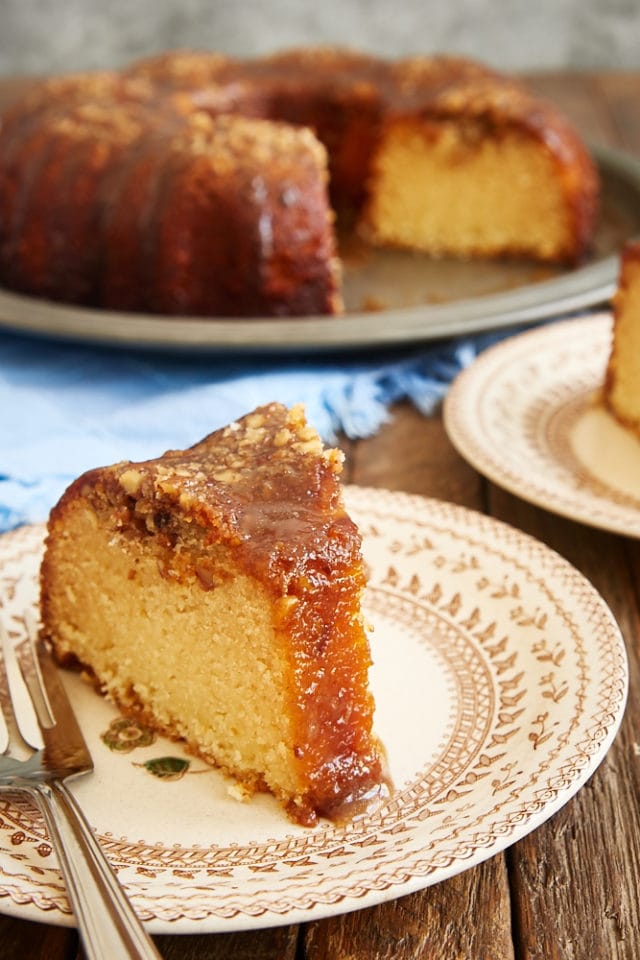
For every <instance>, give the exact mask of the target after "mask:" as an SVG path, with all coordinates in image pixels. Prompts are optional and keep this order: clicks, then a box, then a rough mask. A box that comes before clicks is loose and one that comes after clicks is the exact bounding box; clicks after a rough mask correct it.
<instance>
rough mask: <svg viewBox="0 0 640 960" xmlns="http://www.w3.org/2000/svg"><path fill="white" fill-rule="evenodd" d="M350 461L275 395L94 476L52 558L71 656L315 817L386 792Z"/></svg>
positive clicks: (74, 499)
mask: <svg viewBox="0 0 640 960" xmlns="http://www.w3.org/2000/svg"><path fill="white" fill-rule="evenodd" d="M341 469H342V454H341V453H340V451H338V450H331V449H324V448H323V445H322V443H321V441H320V439H319V437H318V435H317V434H316V432H315V431H314V430H313V428H312V427H311V426H310V425H308V424H307V422H306V420H305V416H304V412H303V410H302V408H301V407H293V408H292V409H291V410H289V409H287V408H286V407H284V406H281V405H280V404H276V403H272V404H269V405H268V406H264V407H261V408H259V409H257V410H256V411H254V412H253V413H251V414H249V415H247V416H246V417H244V418H242V419H241V420H238V421H237V422H235V423H232V424H230V425H229V426H227V427H225V428H224V429H221V430H218V431H217V432H215V433H212V434H211V435H210V436H208V437H206V438H205V439H204V440H202V441H201V442H200V443H198V444H197V445H196V446H194V447H192V448H190V449H188V450H172V451H169V452H167V453H165V454H164V455H163V456H161V457H159V458H158V459H157V460H149V461H146V462H142V463H130V462H124V463H118V464H115V465H114V466H110V467H104V468H98V469H96V470H92V471H90V472H88V473H86V474H84V475H83V476H81V477H80V478H79V479H77V480H76V481H75V482H74V483H73V484H72V485H71V486H70V487H69V489H68V490H67V491H66V493H65V494H64V495H63V496H62V498H61V500H60V502H59V503H58V504H57V506H56V507H55V508H54V509H53V511H52V512H51V516H50V520H49V525H48V535H47V540H46V549H45V554H44V559H43V562H42V568H41V613H42V631H43V635H44V637H45V638H46V639H47V640H48V641H49V642H50V643H51V645H52V647H53V650H54V653H55V655H56V657H57V659H58V661H59V662H60V663H61V664H62V665H80V666H81V667H82V668H83V669H84V670H85V671H87V672H88V673H89V675H90V676H93V678H94V679H95V682H96V684H97V685H98V686H99V688H100V690H101V691H102V692H103V693H104V694H105V695H106V696H107V697H109V698H111V699H112V700H114V701H115V702H116V703H117V704H118V705H119V707H120V708H121V709H122V711H123V712H124V713H126V714H129V715H131V716H134V717H136V718H138V719H140V720H141V721H143V722H144V723H146V724H149V725H151V726H153V727H154V728H155V729H156V730H158V731H159V732H160V733H162V734H164V735H168V736H170V737H172V738H180V739H182V740H184V742H185V744H186V747H187V749H188V750H190V751H192V752H194V753H196V754H198V755H199V756H201V757H202V758H203V759H205V760H206V761H209V762H211V763H212V764H214V765H216V766H218V767H220V768H221V769H222V770H224V771H225V772H227V773H228V774H230V775H232V776H233V777H235V778H236V779H237V780H238V781H240V782H241V783H242V784H243V785H244V786H245V787H246V788H247V789H248V790H249V791H254V790H266V791H269V792H271V793H273V794H274V795H275V796H276V797H277V798H278V799H279V800H280V801H281V802H282V803H283V804H284V806H285V807H286V809H287V811H288V813H289V815H290V816H291V818H292V819H293V820H295V821H297V822H300V823H303V824H312V823H314V822H315V821H316V820H317V817H318V816H320V815H325V816H329V817H338V816H339V817H343V816H345V815H348V812H349V810H353V809H354V807H353V804H354V803H355V802H356V801H357V802H358V807H359V806H360V803H362V802H365V800H366V798H368V797H372V796H375V795H381V794H383V793H384V789H385V788H384V785H383V784H384V776H383V769H382V762H381V750H380V746H379V743H378V741H377V740H376V738H375V736H374V734H373V732H372V721H373V713H374V701H373V696H372V694H371V692H370V689H369V685H368V671H369V667H370V663H371V659H370V650H369V644H368V638H367V634H366V630H365V625H364V622H363V617H362V612H361V598H362V593H363V589H364V586H365V568H364V564H363V559H362V554H361V538H360V535H359V533H358V530H357V528H356V525H355V524H354V522H353V521H352V520H351V519H350V517H349V516H348V514H347V513H346V510H345V507H344V503H343V496H342V488H341V485H340V480H339V475H340V472H341Z"/></svg>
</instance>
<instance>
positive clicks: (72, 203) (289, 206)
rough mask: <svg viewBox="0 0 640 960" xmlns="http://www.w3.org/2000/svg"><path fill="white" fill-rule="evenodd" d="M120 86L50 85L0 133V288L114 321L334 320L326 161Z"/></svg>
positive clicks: (280, 138) (278, 135)
mask: <svg viewBox="0 0 640 960" xmlns="http://www.w3.org/2000/svg"><path fill="white" fill-rule="evenodd" d="M151 89H152V88H151V87H150V86H149V84H148V83H146V82H144V81H142V80H140V79H132V78H123V77H120V76H118V75H108V74H105V75H100V76H99V78H98V79H97V80H95V79H94V78H93V76H86V77H85V76H78V77H75V78H69V79H67V80H65V81H64V82H61V81H51V82H49V83H46V84H44V85H43V86H42V87H41V88H39V89H38V90H36V91H33V92H32V93H31V94H30V95H29V96H28V98H27V101H26V104H25V105H23V104H18V105H16V106H15V107H14V108H13V110H12V111H11V112H10V113H9V115H8V116H7V118H6V120H5V122H4V123H3V126H2V128H1V129H0V216H1V220H0V280H1V281H2V282H3V283H4V284H6V285H7V286H9V287H11V288H12V289H15V290H19V291H22V292H25V293H32V294H36V295H40V296H45V297H49V298H51V299H54V300H62V301H65V302H71V303H78V304H85V305H90V306H104V307H109V308H113V309H120V310H133V311H144V312H157V313H167V314H186V315H189V314H192V315H204V316H220V315H222V316H225V315H226V316H243V315H250V316H261V315H264V316H279V315H291V314H294V315H305V314H323V313H336V312H339V311H340V310H341V307H342V301H341V296H340V266H339V263H338V260H337V258H336V251H335V239H334V231H333V212H332V211H331V209H330V208H329V205H328V198H327V159H326V152H325V150H324V148H323V147H322V145H321V144H320V143H319V142H318V140H317V139H316V138H315V137H314V136H313V135H312V133H311V131H309V130H306V129H300V128H296V127H293V126H290V125H284V124H279V123H274V122H270V121H266V120H261V119H255V120H253V119H250V118H245V117H241V116H240V117H235V118H234V120H233V123H232V122H230V118H229V117H228V116H226V115H222V116H211V115H210V114H209V113H207V112H204V111H202V110H199V109H197V107H196V106H195V105H194V103H193V102H192V99H191V97H186V96H180V94H179V93H177V94H176V95H170V94H168V93H167V94H164V95H161V96H160V95H158V91H157V90H156V89H155V88H154V90H153V95H152V93H151Z"/></svg>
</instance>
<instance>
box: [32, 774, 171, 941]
mask: <svg viewBox="0 0 640 960" xmlns="http://www.w3.org/2000/svg"><path fill="white" fill-rule="evenodd" d="M32 792H33V794H34V798H35V799H36V800H37V801H38V805H39V807H40V810H41V812H42V815H43V817H44V819H45V822H46V824H47V827H48V829H49V832H50V835H51V841H52V844H53V846H54V848H55V850H56V852H57V854H58V857H59V860H60V867H61V870H62V874H63V877H64V880H65V883H66V886H67V893H68V895H69V900H70V901H71V906H72V907H73V911H74V914H75V918H76V921H77V924H78V932H79V934H80V938H81V940H82V945H83V947H84V951H85V954H86V957H87V960H114V958H115V957H118V960H120V958H122V960H127V958H131V960H161V955H160V954H159V953H158V951H157V949H156V947H155V945H154V943H153V941H152V940H151V937H150V936H149V935H148V934H147V932H146V930H145V929H144V927H143V925H142V922H141V921H140V920H139V919H138V917H137V915H136V913H135V911H134V909H133V907H132V905H131V902H130V901H129V898H128V897H127V895H126V893H125V892H124V890H123V888H122V886H121V884H120V882H119V881H118V879H117V877H116V875H115V873H114V872H113V869H112V868H111V865H110V863H109V861H108V860H107V857H106V855H105V853H104V851H103V850H102V848H101V846H100V844H99V843H98V841H97V839H96V837H95V834H94V832H93V830H92V829H91V827H90V826H89V824H88V822H87V820H86V818H85V816H84V814H83V812H82V810H81V809H80V807H79V806H78V804H77V803H76V801H75V799H74V797H73V794H72V793H71V792H70V791H69V790H67V788H66V787H65V785H64V783H62V782H61V781H58V780H54V781H49V782H48V783H39V784H37V785H34V786H33V788H32Z"/></svg>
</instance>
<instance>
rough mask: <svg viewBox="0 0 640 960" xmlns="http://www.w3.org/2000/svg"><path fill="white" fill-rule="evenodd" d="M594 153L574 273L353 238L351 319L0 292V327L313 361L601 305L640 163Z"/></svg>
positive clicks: (630, 213)
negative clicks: (589, 235)
mask: <svg viewBox="0 0 640 960" xmlns="http://www.w3.org/2000/svg"><path fill="white" fill-rule="evenodd" d="M593 154H594V156H595V158H596V160H597V163H598V166H599V169H600V173H601V177H602V202H601V211H600V216H599V220H598V225H597V231H596V236H595V242H594V245H593V251H592V253H591V256H590V257H589V259H588V260H587V261H586V262H585V263H583V264H581V265H580V266H578V267H576V268H574V269H561V268H554V267H546V266H544V267H542V266H540V265H539V264H534V263H531V262H522V261H504V260H500V261H467V260H452V259H430V258H428V257H426V256H423V255H419V254H414V253H406V252H402V251H392V250H372V249H371V248H365V247H364V246H362V245H358V244H354V243H353V242H351V241H349V242H347V244H346V245H345V246H344V248H342V249H341V253H342V256H343V262H344V285H345V303H346V312H345V314H344V315H342V316H340V317H328V316H315V317H287V318H277V319H276V318H271V317H265V318H261V317H257V318H250V319H245V318H218V317H215V318H213V317H212V318H208V317H204V318H203V317H166V316H158V315H149V314H140V313H135V314H134V313H122V312H114V311H107V310H99V309H88V308H85V307H75V306H69V305H66V304H61V303H52V302H50V301H48V300H44V299H36V298H34V297H26V296H22V295H19V294H15V293H12V292H10V291H7V290H4V289H0V328H4V329H6V330H12V331H16V332H22V333H28V334H32V335H37V336H46V337H49V338H51V337H53V338H58V339H65V340H75V341H81V342H84V343H95V344H106V345H110V346H114V347H122V348H129V349H130V348H133V347H147V348H159V349H163V350H171V351H172V352H177V351H197V352H199V353H201V352H206V351H209V352H216V353H218V352H221V351H233V352H243V353H244V352H252V351H260V352H265V351H287V352H290V351H296V352H303V351H312V352H319V351H335V350H352V349H362V348H364V347H367V348H371V347H391V346H402V345H407V344H412V343H420V342H425V341H429V340H434V339H438V338H442V337H450V336H455V335H459V334H465V333H477V332H481V331H486V330H492V329H500V328H504V327H509V326H513V325H519V324H523V323H528V322H534V321H537V320H544V319H549V318H552V317H555V316H560V315H563V314H567V313H572V312H576V311H580V310H583V309H587V308H590V307H596V306H599V305H603V304H605V303H607V301H608V300H609V299H610V297H611V295H612V293H613V292H614V290H615V286H616V282H617V274H618V265H619V253H620V249H621V246H622V244H623V243H624V242H625V241H626V240H628V239H630V238H631V237H634V236H636V235H638V236H640V161H638V160H637V159H635V158H634V157H632V156H629V155H627V154H624V153H621V152H619V151H615V150H611V149H608V148H602V147H594V148H593Z"/></svg>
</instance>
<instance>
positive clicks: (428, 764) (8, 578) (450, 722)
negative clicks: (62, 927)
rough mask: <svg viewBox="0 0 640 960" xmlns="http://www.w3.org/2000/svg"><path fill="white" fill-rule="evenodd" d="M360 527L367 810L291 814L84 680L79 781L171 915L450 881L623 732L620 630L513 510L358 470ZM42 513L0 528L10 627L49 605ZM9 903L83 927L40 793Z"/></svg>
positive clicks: (79, 686)
mask: <svg viewBox="0 0 640 960" xmlns="http://www.w3.org/2000/svg"><path fill="white" fill-rule="evenodd" d="M346 493H347V498H348V506H349V509H350V511H351V513H352V515H353V516H354V518H355V519H356V520H357V522H358V523H359V525H360V527H361V530H362V532H363V535H364V544H365V552H366V558H367V561H368V563H369V566H370V584H369V588H368V593H367V597H366V607H367V610H366V612H367V615H368V617H369V619H370V620H371V622H372V624H373V627H374V631H373V634H372V649H373V655H374V661H375V663H374V667H373V669H372V676H371V682H372V685H373V689H374V693H375V696H376V700H377V714H376V718H377V719H376V723H377V730H378V733H379V735H380V737H381V739H382V740H383V741H384V743H385V746H386V749H387V753H388V758H389V764H390V769H391V775H392V777H393V780H394V784H395V790H394V793H393V795H392V796H391V797H390V798H389V799H388V800H387V801H386V802H385V803H384V804H383V805H382V806H381V807H380V808H378V809H377V810H375V811H370V812H369V813H368V814H367V815H365V816H363V817H361V818H360V819H356V820H354V821H352V822H351V823H347V824H341V825H334V824H331V823H328V822H321V823H320V825H319V826H318V827H316V828H315V829H305V828H303V827H299V826H296V825H294V824H292V823H290V822H289V821H288V820H287V819H286V817H285V815H284V814H283V812H282V810H281V809H280V807H279V806H278V805H277V804H276V803H275V801H273V800H272V799H271V798H270V797H268V796H265V795H259V796H255V797H253V798H251V799H249V800H245V801H242V799H241V798H239V797H238V795H237V791H235V790H234V789H233V784H230V783H229V781H228V780H226V779H225V778H224V777H223V776H222V775H221V774H220V773H219V772H218V771H216V770H213V769H211V768H209V767H207V766H206V765H205V764H203V763H201V762H200V761H198V760H194V759H193V758H190V757H188V756H187V755H185V754H183V753H182V751H181V749H180V747H179V745H178V744H175V743H170V742H168V741H163V740H162V739H161V738H156V737H155V736H153V735H152V734H150V733H149V731H146V730H145V729H144V728H137V727H136V725H132V724H131V723H130V722H129V721H126V720H123V718H122V717H120V716H119V715H118V712H117V711H116V710H115V709H114V707H113V706H112V705H111V704H109V703H108V702H106V701H104V700H103V699H102V698H100V697H99V696H98V695H97V694H96V693H95V692H94V690H93V689H92V688H91V687H90V686H89V685H88V684H86V683H85V682H83V680H82V679H81V678H80V677H79V676H77V675H75V674H68V673H66V672H65V674H64V681H65V684H66V685H67V687H68V690H69V693H70V695H71V697H72V700H73V702H74V705H75V707H76V710H77V712H78V714H79V716H80V719H81V723H82V726H83V728H84V730H85V733H86V736H87V739H88V741H89V744H90V747H91V750H92V753H93V756H94V760H95V773H94V774H93V775H92V776H90V777H87V778H83V779H82V780H79V781H78V782H77V783H76V784H74V785H73V788H74V792H75V793H76V795H77V796H78V798H79V800H80V802H81V804H82V806H83V808H84V809H85V811H86V813H87V815H88V817H89V819H90V821H91V823H92V824H93V826H94V827H95V829H96V831H97V833H98V835H99V837H100V839H101V842H102V843H103V845H104V846H105V848H106V851H107V853H108V855H109V858H110V859H111V861H112V863H113V864H114V866H115V868H116V869H117V871H118V874H119V876H120V878H121V880H122V881H123V883H124V884H125V885H126V887H127V889H128V891H129V893H130V895H131V897H132V898H133V900H134V902H135V904H136V907H137V909H138V911H139V913H140V914H141V916H142V917H143V918H144V919H145V920H146V921H148V923H149V926H150V928H151V930H152V931H155V932H213V931H223V930H241V929H247V928H252V927H259V926H273V925H276V924H281V923H293V922H300V921H306V920H312V919H317V918H319V917H323V916H327V915H331V914H336V913H341V912H347V911H349V910H355V909H359V908H361V907H366V906H371V905H372V904H375V903H378V902H380V901H383V900H388V899H391V898H394V897H398V896H401V895H403V894H406V893H409V892H411V891H413V890H416V889H419V888H422V887H425V886H427V885H429V884H433V883H437V882H438V881H441V880H443V879H445V878H447V877H450V876H452V875H453V874H455V873H458V872H460V871H462V870H466V869H467V868H468V867H470V866H473V865H475V864H477V863H479V862H480V861H482V860H484V859H485V858H487V857H490V856H492V855H494V854H496V853H498V852H499V851H501V850H503V849H504V848H505V847H506V846H508V845H509V844H511V843H513V842H514V841H515V840H517V839H518V838H520V837H522V836H523V835H524V834H526V833H528V832H529V831H531V830H533V829H534V828H535V827H537V826H538V825H539V824H541V823H542V822H543V821H544V820H546V819H547V818H548V817H549V816H551V815H552V814H553V813H554V812H555V811H557V810H558V809H559V808H560V807H561V806H562V805H563V804H565V803H566V802H567V801H568V800H569V798H570V797H571V796H572V795H573V794H575V792H576V791H577V790H578V789H579V788H580V787H581V786H582V784H583V783H584V782H585V781H586V780H587V778H588V777H589V776H590V775H591V774H592V773H593V771H594V770H595V768H596V767H597V765H598V764H599V763H600V761H601V760H602V759H603V757H604V756H605V754H606V752H607V750H608V748H609V746H610V744H611V742H612V740H613V738H614V736H615V733H616V731H617V729H618V726H619V723H620V720H621V717H622V714H623V710H624V704H625V699H626V692H627V661H626V655H625V649H624V644H623V641H622V638H621V635H620V632H619V629H618V627H617V625H616V623H615V621H614V620H613V617H612V615H611V613H610V611H609V609H608V608H607V606H606V605H605V603H604V602H603V600H602V599H601V597H600V596H599V595H598V594H597V593H596V592H595V591H594V589H593V587H592V586H591V585H590V584H589V583H588V582H587V581H586V580H585V578H584V577H583V576H582V575H581V574H579V573H578V572H577V571H576V570H575V569H574V568H573V567H571V566H570V565H569V564H568V563H567V562H566V561H565V560H563V559H562V558H561V557H559V556H558V555H557V554H555V553H553V552H552V551H551V550H549V549H548V548H547V547H545V546H543V545H542V544H540V543H539V542H537V541H536V540H533V539H532V538H530V537H527V536H525V535H523V534H521V533H519V532H518V531H516V530H514V529H513V528H511V527H508V526H506V525H504V524H502V523H499V522H496V521H494V520H492V519H490V518H487V517H484V516H482V515H480V514H476V513H473V512H471V511H468V510H465V509H463V508H460V507H455V506H452V505H450V504H446V503H442V502H439V501H435V500H427V499H423V498H420V497H417V496H410V495H407V494H401V493H391V492H389V491H385V490H373V489H362V488H356V487H348V488H347V490H346ZM42 538H43V529H42V528H41V527H23V528H20V529H18V530H16V531H14V532H12V533H9V534H6V535H5V536H4V537H1V538H0V603H1V605H2V612H3V615H4V616H5V617H6V618H7V619H8V622H9V627H10V631H11V635H12V636H13V637H14V638H15V640H16V641H17V640H19V638H20V637H21V636H22V635H23V631H24V624H23V611H24V610H25V608H27V607H30V606H31V607H33V606H35V605H36V603H37V571H38V565H39V560H40V556H41V550H42ZM0 910H2V911H4V912H6V913H11V914H17V915H20V916H24V917H25V918H31V919H39V920H45V921H48V922H53V923H60V924H71V923H72V922H73V918H72V916H71V914H70V911H69V906H68V903H67V898H66V895H65V890H64V886H63V884H62V881H61V877H60V873H59V870H58V866H57V863H56V860H55V856H54V855H53V854H52V852H51V848H50V845H49V842H48V837H47V834H46V831H45V829H44V826H43V823H42V821H41V820H40V818H39V816H38V814H37V812H36V810H35V809H33V808H32V807H31V806H30V805H29V803H28V802H26V801H24V800H22V799H20V798H18V797H17V796H7V795H6V794H4V795H2V796H0Z"/></svg>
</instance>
